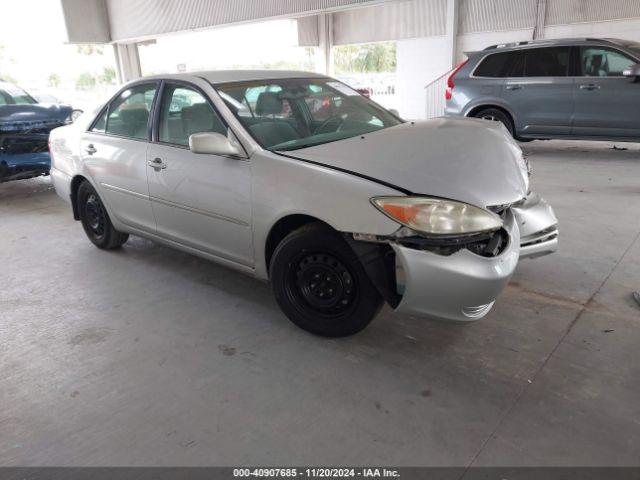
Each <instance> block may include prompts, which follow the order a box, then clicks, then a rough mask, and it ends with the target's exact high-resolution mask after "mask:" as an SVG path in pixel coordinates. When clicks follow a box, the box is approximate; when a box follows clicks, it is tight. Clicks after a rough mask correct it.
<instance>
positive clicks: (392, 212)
mask: <svg viewBox="0 0 640 480" xmlns="http://www.w3.org/2000/svg"><path fill="white" fill-rule="evenodd" d="M371 202H372V203H373V204H374V205H375V206H376V208H378V210H380V211H381V212H382V213H384V214H385V215H386V216H388V217H389V218H391V219H393V220H395V221H396V222H398V223H401V224H402V225H404V226H406V227H409V228H411V229H413V230H416V231H418V232H421V233H425V234H428V235H472V234H475V233H480V232H487V231H492V230H498V229H499V228H501V227H502V218H500V217H499V216H498V215H496V214H495V213H493V212H490V211H488V210H485V209H483V208H479V207H475V206H473V205H469V204H467V203H462V202H456V201H454V200H446V199H442V198H430V197H374V198H372V199H371Z"/></svg>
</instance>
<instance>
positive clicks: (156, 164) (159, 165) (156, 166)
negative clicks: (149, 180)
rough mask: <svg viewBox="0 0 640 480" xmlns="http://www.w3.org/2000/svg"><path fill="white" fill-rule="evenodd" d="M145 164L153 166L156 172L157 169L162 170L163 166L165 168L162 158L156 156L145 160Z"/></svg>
mask: <svg viewBox="0 0 640 480" xmlns="http://www.w3.org/2000/svg"><path fill="white" fill-rule="evenodd" d="M147 165H149V166H150V167H153V168H154V169H155V170H156V172H157V171H158V170H164V169H165V168H167V164H166V163H164V162H163V161H162V159H161V158H158V157H156V158H154V159H153V160H149V161H148V162H147Z"/></svg>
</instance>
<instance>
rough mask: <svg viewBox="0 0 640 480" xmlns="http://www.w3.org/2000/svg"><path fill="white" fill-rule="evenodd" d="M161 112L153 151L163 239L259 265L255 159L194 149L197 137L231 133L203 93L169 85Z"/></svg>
mask: <svg viewBox="0 0 640 480" xmlns="http://www.w3.org/2000/svg"><path fill="white" fill-rule="evenodd" d="M159 109H160V110H159V114H158V116H157V118H158V125H157V142H153V143H151V144H150V145H149V149H148V151H147V171H148V178H149V196H150V199H151V205H152V207H153V213H154V215H155V218H156V224H157V232H158V234H159V235H160V236H162V237H164V238H166V239H169V240H173V241H176V242H179V243H181V244H184V245H186V246H189V247H192V248H196V249H198V250H201V251H204V252H207V253H209V254H212V255H215V256H217V257H219V258H222V259H224V260H228V261H231V262H234V263H239V264H242V265H245V266H253V239H252V230H251V165H250V163H249V160H248V159H242V158H235V157H229V156H220V155H203V154H195V153H193V152H191V150H189V136H190V135H191V134H194V133H199V132H218V133H221V134H223V135H227V134H228V127H227V125H225V123H224V122H223V121H222V120H221V118H220V116H219V115H218V113H217V112H216V110H215V109H214V108H213V106H212V104H211V102H210V101H209V100H208V99H207V98H206V97H205V95H204V94H203V93H202V92H201V91H199V90H198V89H197V88H195V87H193V86H189V85H186V84H178V83H176V84H173V83H171V82H168V83H166V84H165V86H164V88H163V93H162V99H161V100H160V103H159Z"/></svg>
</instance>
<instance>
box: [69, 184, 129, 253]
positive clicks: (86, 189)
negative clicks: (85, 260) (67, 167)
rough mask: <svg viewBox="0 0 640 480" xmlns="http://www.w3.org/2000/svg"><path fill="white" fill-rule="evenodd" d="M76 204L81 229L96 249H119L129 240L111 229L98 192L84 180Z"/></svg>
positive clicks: (123, 234) (125, 235) (124, 234)
mask: <svg viewBox="0 0 640 480" xmlns="http://www.w3.org/2000/svg"><path fill="white" fill-rule="evenodd" d="M77 202H78V204H77V206H78V212H79V213H80V222H82V227H83V228H84V231H85V233H86V234H87V237H89V240H91V242H92V243H93V244H94V245H95V246H96V247H98V248H102V249H104V250H113V249H114V248H119V247H121V246H122V245H123V244H124V243H125V242H126V241H127V240H128V239H129V234H127V233H121V232H118V231H117V230H116V229H115V228H113V224H112V223H111V219H109V214H108V213H107V209H106V208H105V207H104V204H103V203H102V200H101V199H100V196H99V195H98V192H96V190H95V188H93V186H92V185H91V184H90V183H89V182H87V181H86V180H85V181H83V182H82V183H81V184H80V187H78V196H77Z"/></svg>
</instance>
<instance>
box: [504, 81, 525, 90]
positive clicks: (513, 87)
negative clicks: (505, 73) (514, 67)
mask: <svg viewBox="0 0 640 480" xmlns="http://www.w3.org/2000/svg"><path fill="white" fill-rule="evenodd" d="M523 88H524V85H520V84H518V83H514V84H511V85H507V86H506V89H507V90H522V89H523Z"/></svg>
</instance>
